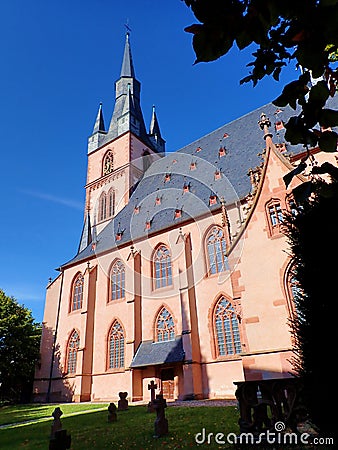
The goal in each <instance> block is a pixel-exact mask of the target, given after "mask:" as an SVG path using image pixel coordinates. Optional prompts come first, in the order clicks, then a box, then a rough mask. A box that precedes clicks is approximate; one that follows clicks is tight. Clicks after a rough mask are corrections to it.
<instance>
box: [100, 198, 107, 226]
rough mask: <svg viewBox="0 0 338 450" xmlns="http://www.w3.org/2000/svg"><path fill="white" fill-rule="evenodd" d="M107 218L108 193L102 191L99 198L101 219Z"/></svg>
mask: <svg viewBox="0 0 338 450" xmlns="http://www.w3.org/2000/svg"><path fill="white" fill-rule="evenodd" d="M106 218H107V194H106V193H105V192H102V194H101V195H100V198H99V221H100V222H101V221H102V220H105V219H106Z"/></svg>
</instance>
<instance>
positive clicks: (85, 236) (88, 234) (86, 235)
mask: <svg viewBox="0 0 338 450" xmlns="http://www.w3.org/2000/svg"><path fill="white" fill-rule="evenodd" d="M92 240H93V237H92V227H91V225H90V214H89V211H88V212H87V215H86V217H85V221H84V224H83V229H82V234H81V239H80V244H79V248H78V251H77V253H78V254H79V253H80V252H82V250H84V249H85V248H87V247H88V245H89V244H90V243H91V242H92Z"/></svg>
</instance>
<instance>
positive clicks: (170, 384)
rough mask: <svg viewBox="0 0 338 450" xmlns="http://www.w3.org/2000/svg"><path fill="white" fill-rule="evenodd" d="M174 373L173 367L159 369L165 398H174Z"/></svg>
mask: <svg viewBox="0 0 338 450" xmlns="http://www.w3.org/2000/svg"><path fill="white" fill-rule="evenodd" d="M174 377H175V373H174V369H173V368H169V369H162V370H161V386H162V392H163V397H164V398H165V399H167V400H174V398H175V381H174Z"/></svg>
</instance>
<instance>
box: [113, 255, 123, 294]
mask: <svg viewBox="0 0 338 450" xmlns="http://www.w3.org/2000/svg"><path fill="white" fill-rule="evenodd" d="M110 283H111V284H110V285H111V300H118V299H120V298H124V297H125V267H124V264H123V262H122V261H120V260H118V261H116V262H115V263H114V264H113V266H112V268H111V272H110Z"/></svg>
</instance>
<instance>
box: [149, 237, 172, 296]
mask: <svg viewBox="0 0 338 450" xmlns="http://www.w3.org/2000/svg"><path fill="white" fill-rule="evenodd" d="M153 264H154V266H153V276H154V279H155V288H156V289H158V288H161V287H165V286H170V285H172V284H173V279H172V269H171V255H170V251H169V249H168V247H166V246H165V245H160V246H159V247H158V248H157V249H156V251H155V254H154V258H153Z"/></svg>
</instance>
